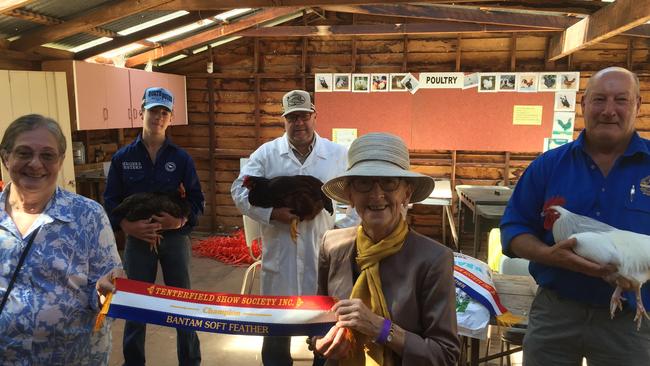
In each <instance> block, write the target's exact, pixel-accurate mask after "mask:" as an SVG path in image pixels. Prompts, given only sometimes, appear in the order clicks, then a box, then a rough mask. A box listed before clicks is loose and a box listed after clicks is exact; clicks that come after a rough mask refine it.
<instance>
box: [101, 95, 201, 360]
mask: <svg viewBox="0 0 650 366" xmlns="http://www.w3.org/2000/svg"><path fill="white" fill-rule="evenodd" d="M173 101H174V97H173V95H172V93H171V92H169V90H167V89H164V88H148V89H146V90H145V92H144V96H143V98H142V109H141V112H140V116H141V118H142V120H143V124H142V133H141V134H140V135H139V136H138V137H137V138H136V139H135V141H133V142H132V143H131V144H129V145H127V146H124V147H123V148H122V149H120V150H119V151H118V152H116V153H115V155H113V159H112V161H111V168H110V170H109V172H108V177H107V180H106V190H105V192H104V202H105V203H104V206H105V208H106V211H107V212H108V213H109V218H110V220H111V224H112V225H113V229H115V230H120V229H121V230H122V231H124V233H125V234H126V235H127V238H126V247H125V250H124V267H125V268H124V269H125V270H126V273H127V276H128V278H130V279H133V280H138V281H145V282H151V283H153V282H155V280H156V272H157V269H158V262H159V261H160V266H161V268H162V271H163V278H164V280H165V284H166V285H169V286H175V287H181V288H190V274H189V261H190V249H191V248H190V232H191V231H192V227H194V226H195V225H196V222H197V215H199V214H200V213H202V212H203V203H204V201H205V200H204V198H203V193H201V185H200V183H199V178H198V176H197V174H196V168H195V167H194V162H193V161H192V158H191V157H190V155H189V154H188V153H187V152H185V150H183V149H181V148H179V147H178V146H176V145H174V144H172V143H171V142H170V141H169V139H168V138H167V137H166V136H165V131H166V130H167V127H168V126H169V124H170V123H171V120H172V117H173V115H172V113H173V112H172V111H173V107H174V102H173ZM181 184H182V185H183V188H184V190H185V192H186V199H187V200H188V202H189V203H190V206H191V213H190V215H189V217H187V218H177V217H174V216H171V215H170V214H168V213H166V212H161V213H159V214H157V215H153V216H152V217H151V218H150V219H146V220H139V221H128V220H126V219H125V218H123V217H118V216H116V215H113V214H111V211H112V210H113V209H114V208H115V207H116V206H117V205H118V204H120V202H122V200H124V199H125V198H126V197H128V196H130V195H132V194H134V193H139V192H173V191H176V190H178V189H179V186H181ZM154 249H155V250H154ZM145 335H146V326H145V324H143V323H138V322H133V321H127V322H126V325H125V327H124V340H123V353H124V364H125V365H144V364H145V352H144V343H145ZM177 337H178V342H177V353H178V362H179V365H199V364H200V363H201V351H200V348H199V339H198V337H197V335H196V332H194V331H188V330H184V329H177Z"/></svg>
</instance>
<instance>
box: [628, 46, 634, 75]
mask: <svg viewBox="0 0 650 366" xmlns="http://www.w3.org/2000/svg"><path fill="white" fill-rule="evenodd" d="M633 53H634V40H633V39H632V38H629V39H628V40H627V69H628V70H632V66H633V63H634V59H633Z"/></svg>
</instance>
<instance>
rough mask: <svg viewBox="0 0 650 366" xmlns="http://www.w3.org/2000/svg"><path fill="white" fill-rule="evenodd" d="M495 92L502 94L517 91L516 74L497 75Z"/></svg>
mask: <svg viewBox="0 0 650 366" xmlns="http://www.w3.org/2000/svg"><path fill="white" fill-rule="evenodd" d="M497 79H498V83H497V90H498V91H503V92H509V91H517V74H515V73H507V74H506V73H503V74H499V75H498V78H497Z"/></svg>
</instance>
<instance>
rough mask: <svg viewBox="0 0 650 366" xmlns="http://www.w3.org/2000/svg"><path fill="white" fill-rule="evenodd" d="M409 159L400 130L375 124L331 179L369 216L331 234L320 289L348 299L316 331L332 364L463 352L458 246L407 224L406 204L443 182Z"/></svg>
mask: <svg viewBox="0 0 650 366" xmlns="http://www.w3.org/2000/svg"><path fill="white" fill-rule="evenodd" d="M409 165H410V163H409V154H408V149H407V147H406V145H405V144H404V142H403V141H402V140H401V139H400V138H399V137H397V136H394V135H390V134H386V133H370V134H367V135H364V136H361V137H359V138H358V139H356V140H355V141H354V142H353V143H352V145H351V146H350V150H349V152H348V169H347V171H346V172H345V173H344V174H343V175H341V176H339V177H337V178H334V179H332V180H330V181H328V182H327V183H326V184H325V185H324V186H323V191H324V192H325V193H326V194H327V195H328V196H329V197H330V198H332V199H334V200H336V201H338V202H346V203H348V204H350V205H352V206H353V207H354V208H356V210H357V212H358V213H359V216H360V217H361V225H360V226H358V227H353V228H347V229H340V230H331V231H328V232H327V233H326V234H325V236H324V237H323V246H322V248H321V252H320V258H319V268H318V293H319V294H321V295H330V296H335V297H338V298H341V299H345V300H341V301H339V302H338V303H337V304H336V305H334V307H333V309H332V310H333V311H334V312H336V315H337V318H338V321H337V323H336V325H335V326H334V327H332V328H331V329H330V331H329V332H328V333H327V334H326V335H325V336H324V337H321V338H312V339H310V340H309V341H310V346H311V348H312V349H313V350H314V351H315V353H316V354H317V355H318V356H321V357H325V358H327V359H328V361H327V364H328V365H337V364H338V365H409V366H412V365H453V364H455V362H456V359H457V358H458V354H459V340H458V336H457V333H456V309H455V304H456V303H455V289H454V280H453V255H452V252H451V250H449V249H448V248H446V247H444V246H443V245H441V244H439V243H437V242H435V241H433V240H431V239H429V238H427V237H425V236H422V235H420V234H418V233H416V232H414V231H413V230H410V229H409V227H408V225H407V224H406V221H405V219H404V214H405V212H406V207H407V205H408V204H409V203H412V202H419V201H422V200H423V199H425V198H426V197H428V196H429V194H430V193H431V191H432V190H433V186H434V181H433V179H432V178H431V177H428V176H425V175H422V174H419V173H415V172H411V171H409Z"/></svg>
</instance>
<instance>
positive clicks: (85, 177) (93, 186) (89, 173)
mask: <svg viewBox="0 0 650 366" xmlns="http://www.w3.org/2000/svg"><path fill="white" fill-rule="evenodd" d="M75 179H76V180H77V184H83V183H88V184H89V185H90V194H89V196H90V198H92V199H94V200H95V201H97V202H99V203H100V204H101V203H103V202H104V200H103V197H102V193H103V192H101V191H100V184H102V183H105V182H106V177H105V175H104V171H103V170H102V169H93V170H84V171H80V172H75Z"/></svg>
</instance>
